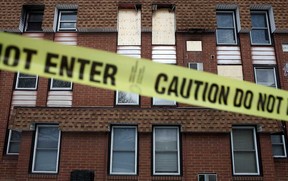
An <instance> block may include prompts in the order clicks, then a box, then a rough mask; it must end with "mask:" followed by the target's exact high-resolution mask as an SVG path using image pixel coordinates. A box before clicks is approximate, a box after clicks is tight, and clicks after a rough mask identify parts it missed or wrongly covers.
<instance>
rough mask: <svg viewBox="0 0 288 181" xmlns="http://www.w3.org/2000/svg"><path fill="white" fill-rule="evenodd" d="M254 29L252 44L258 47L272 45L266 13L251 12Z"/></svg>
mask: <svg viewBox="0 0 288 181" xmlns="http://www.w3.org/2000/svg"><path fill="white" fill-rule="evenodd" d="M251 21H252V28H251V32H250V36H251V42H252V44H254V45H256V44H259V45H265V44H268V45H269V44H271V38H270V29H269V22H268V15H267V12H266V11H252V12H251Z"/></svg>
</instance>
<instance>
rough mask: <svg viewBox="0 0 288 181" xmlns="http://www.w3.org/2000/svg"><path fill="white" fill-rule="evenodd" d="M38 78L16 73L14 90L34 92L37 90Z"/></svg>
mask: <svg viewBox="0 0 288 181" xmlns="http://www.w3.org/2000/svg"><path fill="white" fill-rule="evenodd" d="M37 81H38V76H36V75H28V74H22V73H20V72H18V73H17V78H16V89H30V90H35V89H36V88H37Z"/></svg>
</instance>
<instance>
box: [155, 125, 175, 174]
mask: <svg viewBox="0 0 288 181" xmlns="http://www.w3.org/2000/svg"><path fill="white" fill-rule="evenodd" d="M156 129H176V131H177V132H176V133H177V170H178V172H177V173H170V172H166V173H156V170H155V168H156V163H155V161H156V159H155V151H156V150H155V130H156ZM179 132H180V130H179V127H178V126H154V127H153V175H180V174H181V171H180V169H181V168H180V136H179V135H180V133H179Z"/></svg>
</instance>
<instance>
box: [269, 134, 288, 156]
mask: <svg viewBox="0 0 288 181" xmlns="http://www.w3.org/2000/svg"><path fill="white" fill-rule="evenodd" d="M271 136H272V135H271ZM277 136H281V139H282V144H281V143H272V139H271V144H272V149H273V145H281V146H282V147H283V151H284V155H274V154H273V157H274V158H286V157H287V151H286V143H285V137H284V135H283V134H282V135H281V134H278V135H277Z"/></svg>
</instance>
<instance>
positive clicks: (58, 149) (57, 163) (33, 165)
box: [32, 125, 61, 173]
mask: <svg viewBox="0 0 288 181" xmlns="http://www.w3.org/2000/svg"><path fill="white" fill-rule="evenodd" d="M39 127H47V128H51V127H57V128H58V127H59V126H58V125H38V126H37V127H36V134H35V139H34V149H33V160H32V173H58V167H59V153H60V142H61V131H60V130H59V136H58V147H57V158H56V169H55V171H36V170H35V157H36V149H37V140H38V130H39Z"/></svg>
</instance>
